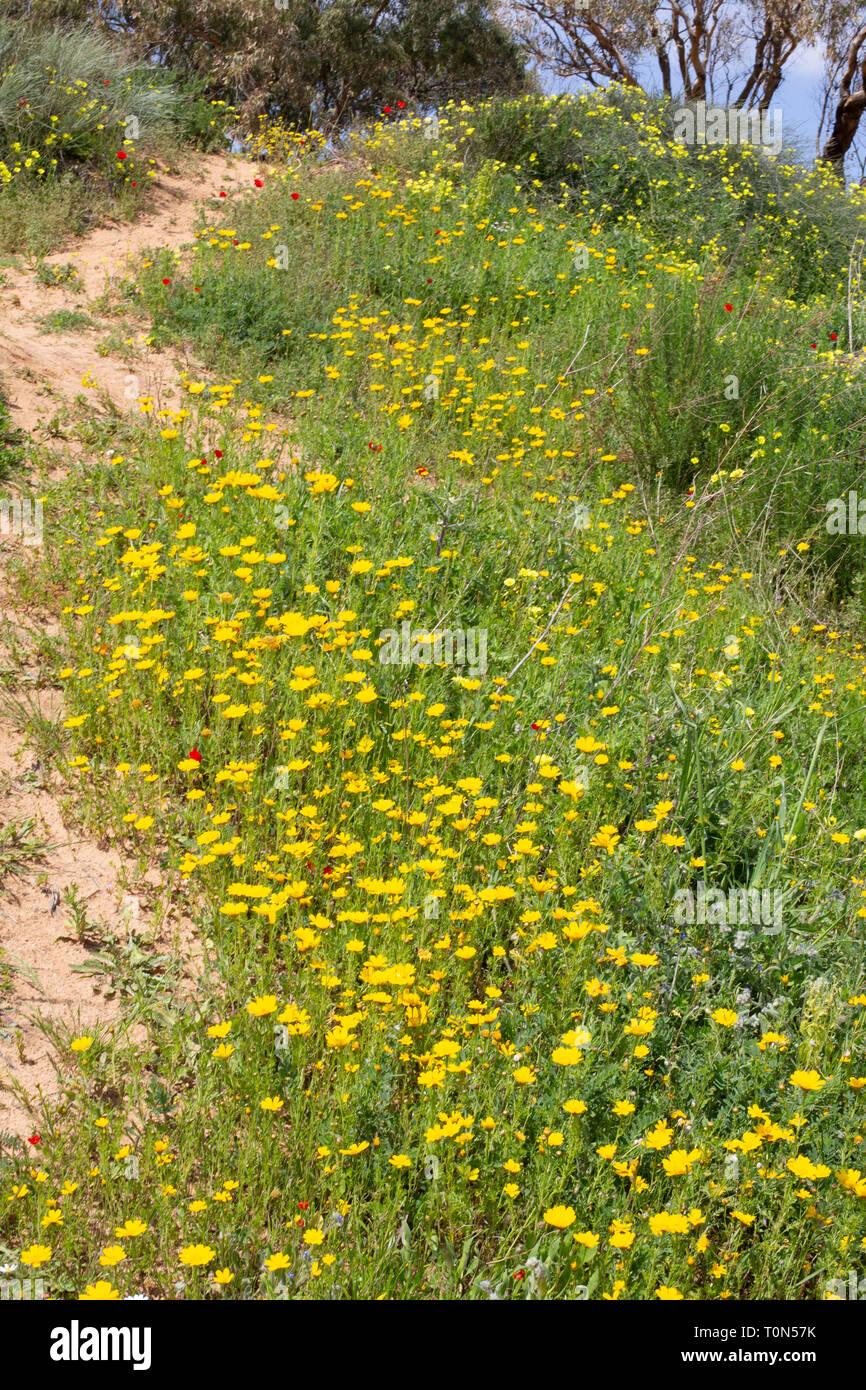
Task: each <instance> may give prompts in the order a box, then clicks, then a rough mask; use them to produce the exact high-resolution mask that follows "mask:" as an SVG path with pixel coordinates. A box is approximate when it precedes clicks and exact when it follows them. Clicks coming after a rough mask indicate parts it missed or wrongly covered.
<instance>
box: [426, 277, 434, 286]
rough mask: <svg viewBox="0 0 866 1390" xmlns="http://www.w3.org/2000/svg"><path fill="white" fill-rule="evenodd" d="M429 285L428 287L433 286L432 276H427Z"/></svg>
mask: <svg viewBox="0 0 866 1390" xmlns="http://www.w3.org/2000/svg"><path fill="white" fill-rule="evenodd" d="M427 284H428V285H432V284H433V281H432V280H431V279H430V276H429V275H428V276H427Z"/></svg>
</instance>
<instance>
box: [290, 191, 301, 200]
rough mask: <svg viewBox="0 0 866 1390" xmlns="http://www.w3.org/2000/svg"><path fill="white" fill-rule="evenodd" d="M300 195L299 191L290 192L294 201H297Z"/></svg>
mask: <svg viewBox="0 0 866 1390" xmlns="http://www.w3.org/2000/svg"><path fill="white" fill-rule="evenodd" d="M300 196H301V195H300V193H293V194H292V197H293V198H294V200H295V202H297V201H298V199H299V198H300Z"/></svg>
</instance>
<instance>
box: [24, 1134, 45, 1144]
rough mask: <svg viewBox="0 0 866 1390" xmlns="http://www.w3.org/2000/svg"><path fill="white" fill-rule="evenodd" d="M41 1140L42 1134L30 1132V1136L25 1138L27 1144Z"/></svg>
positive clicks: (38, 1142) (39, 1142)
mask: <svg viewBox="0 0 866 1390" xmlns="http://www.w3.org/2000/svg"><path fill="white" fill-rule="evenodd" d="M41 1142H42V1135H41V1134H31V1136H30V1138H29V1139H28V1140H27V1143H28V1144H41Z"/></svg>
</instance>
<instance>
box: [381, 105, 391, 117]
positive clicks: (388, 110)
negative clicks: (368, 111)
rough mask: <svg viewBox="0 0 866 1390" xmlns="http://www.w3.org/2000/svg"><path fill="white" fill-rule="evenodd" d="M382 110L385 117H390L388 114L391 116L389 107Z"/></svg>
mask: <svg viewBox="0 0 866 1390" xmlns="http://www.w3.org/2000/svg"><path fill="white" fill-rule="evenodd" d="M382 109H383V111H384V113H385V115H386V116H390V114H391V108H390V106H384V107H383V108H382Z"/></svg>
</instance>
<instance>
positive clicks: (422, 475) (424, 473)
mask: <svg viewBox="0 0 866 1390" xmlns="http://www.w3.org/2000/svg"><path fill="white" fill-rule="evenodd" d="M415 472H416V473H417V474H418V477H419V478H426V477H427V474H428V473H429V472H430V469H429V468H416V469H415Z"/></svg>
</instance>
